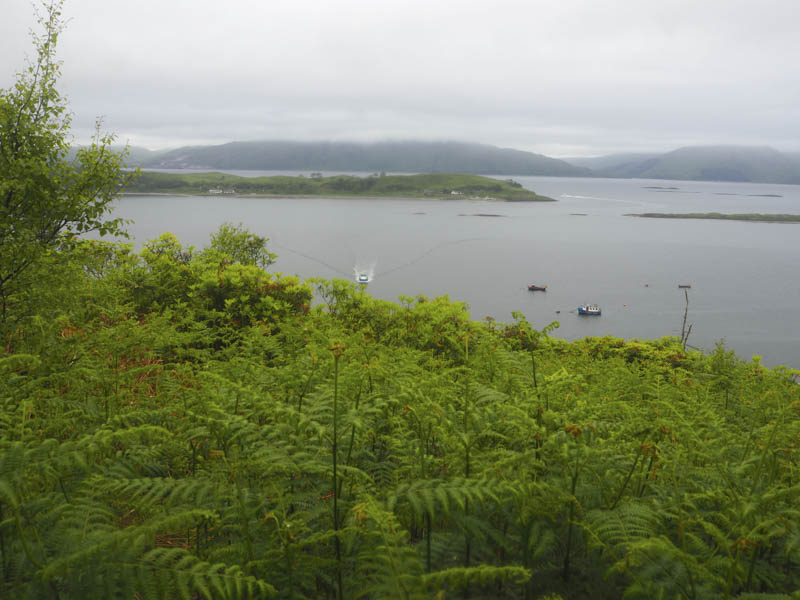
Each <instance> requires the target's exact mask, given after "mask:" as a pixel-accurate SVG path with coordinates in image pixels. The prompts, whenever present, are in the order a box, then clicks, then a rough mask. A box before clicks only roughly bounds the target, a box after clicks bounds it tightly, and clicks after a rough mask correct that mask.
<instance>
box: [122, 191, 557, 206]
mask: <svg viewBox="0 0 800 600" xmlns="http://www.w3.org/2000/svg"><path fill="white" fill-rule="evenodd" d="M124 196H178V197H180V198H269V199H292V198H297V199H301V200H302V199H313V198H324V199H328V200H339V199H341V200H358V199H362V200H442V201H445V202H455V201H458V200H480V201H482V202H498V203H499V202H503V203H506V202H508V203H513V202H558V200H556V199H555V198H549V197H547V196H540V197H539V198H541V199H539V198H535V199H534V198H530V199H514V200H508V199H506V198H490V197H479V196H457V197H451V196H374V195H373V196H358V195H352V194H351V195H339V194H189V193H186V192H122V193H121V194H120V197H124Z"/></svg>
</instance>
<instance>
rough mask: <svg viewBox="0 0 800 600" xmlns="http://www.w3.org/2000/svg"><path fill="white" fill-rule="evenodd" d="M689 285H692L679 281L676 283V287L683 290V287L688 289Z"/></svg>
mask: <svg viewBox="0 0 800 600" xmlns="http://www.w3.org/2000/svg"><path fill="white" fill-rule="evenodd" d="M691 287H692V284H691V283H679V284H678V289H681V290H683V289H687V290H688V289H690V288H691Z"/></svg>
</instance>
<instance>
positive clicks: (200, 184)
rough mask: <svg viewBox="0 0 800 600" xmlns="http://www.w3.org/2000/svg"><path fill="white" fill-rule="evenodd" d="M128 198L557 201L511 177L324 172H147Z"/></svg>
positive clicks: (128, 192)
mask: <svg viewBox="0 0 800 600" xmlns="http://www.w3.org/2000/svg"><path fill="white" fill-rule="evenodd" d="M125 193H126V194H128V195H141V194H189V195H193V196H197V195H202V196H213V195H234V196H264V197H287V196H298V197H313V196H323V197H328V198H330V197H395V198H397V197H403V198H449V199H476V198H478V199H486V200H500V201H506V202H555V200H554V199H553V198H548V197H547V196H541V195H539V194H537V193H535V192H533V191H531V190H528V189H525V188H524V187H522V185H521V184H520V183H518V182H516V181H514V180H513V179H505V180H501V179H493V178H491V177H483V176H480V175H464V174H450V173H433V174H422V175H386V174H384V173H375V174H373V175H369V176H367V177H355V176H353V175H335V176H331V177H323V176H322V174H320V173H311V174H310V175H309V176H308V177H305V176H295V177H291V176H285V175H273V176H268V177H240V176H237V175H230V174H227V173H217V172H212V173H185V174H184V173H162V172H157V171H143V172H141V173H140V175H139V176H138V177H137V178H136V179H135V181H134V182H133V183H131V184H130V185H129V186H128V187H127V189H126V191H125Z"/></svg>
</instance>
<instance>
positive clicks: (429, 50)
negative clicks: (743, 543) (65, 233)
mask: <svg viewBox="0 0 800 600" xmlns="http://www.w3.org/2000/svg"><path fill="white" fill-rule="evenodd" d="M0 5H2V8H1V10H0V14H2V17H0V88H8V87H10V86H11V85H13V83H14V81H15V76H16V75H15V74H16V73H17V72H19V71H20V70H22V69H23V68H24V66H25V60H26V57H28V58H32V57H34V53H33V45H32V42H31V39H30V31H31V30H34V31H35V30H37V27H38V26H37V25H36V20H35V17H34V5H33V4H31V2H29V1H28V0H0ZM63 12H64V16H65V17H66V18H67V19H68V24H67V26H66V29H65V31H64V33H63V34H62V36H61V37H60V39H59V45H58V52H57V54H58V57H59V59H60V60H61V61H62V62H63V66H62V78H61V82H60V85H59V89H60V90H61V91H62V93H64V94H65V95H66V97H67V98H68V101H69V106H70V109H71V111H72V112H73V121H72V125H73V133H74V136H75V139H76V141H77V142H83V141H85V140H86V139H88V137H89V136H90V134H91V132H92V131H93V130H94V124H95V121H96V119H97V118H98V117H102V119H103V128H104V129H105V130H108V131H111V132H114V133H116V134H117V137H118V140H119V141H121V142H127V143H130V144H131V145H133V146H144V147H147V148H150V149H162V148H172V147H177V146H182V145H190V144H221V143H225V142H229V141H234V140H236V141H239V140H302V141H315V140H352V141H382V140H453V141H464V142H479V143H485V144H492V145H496V146H501V147H506V148H516V149H519V150H526V151H530V152H537V153H540V154H546V155H548V156H555V157H567V156H597V155H603V154H611V153H618V152H662V151H669V150H673V149H675V148H678V147H681V146H688V145H712V144H713V145H716V144H735V145H758V146H772V147H774V148H776V149H778V150H782V151H791V152H800V67H798V64H797V59H798V57H800V35H798V23H800V0H605V1H602V0H482V1H473V0H454V1H451V0H330V1H327V0H226V1H225V2H220V1H213V2H212V1H210V0H136V1H135V2H134V1H131V0H124V1H123V0H66V1H65V3H64V9H63Z"/></svg>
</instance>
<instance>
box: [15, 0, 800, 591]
mask: <svg viewBox="0 0 800 600" xmlns="http://www.w3.org/2000/svg"><path fill="white" fill-rule="evenodd" d="M44 8H45V11H44V12H43V14H42V19H41V24H42V26H43V29H44V34H43V35H42V36H41V37H35V38H34V39H35V42H36V48H37V51H38V59H37V62H36V63H35V64H32V65H31V66H30V68H29V69H28V70H27V71H25V72H24V73H23V74H21V75H20V77H19V79H18V82H17V84H16V85H15V87H14V88H12V89H10V90H3V91H2V92H0V142H2V144H0V198H2V202H0V301H1V304H2V311H0V597H2V598H13V599H15V600H16V599H36V600H39V599H53V600H56V599H57V600H68V599H81V600H82V599H87V598H98V599H100V598H128V599H131V600H140V599H142V600H144V599H146V600H151V599H160V598H163V599H170V600H171V599H174V598H184V599H190V600H200V599H203V600H211V599H217V598H231V599H233V598H240V599H251V598H261V597H275V598H286V599H294V600H299V599H302V598H309V599H311V598H314V599H316V598H329V599H335V600H343V599H345V598H369V599H373V598H374V599H387V598H389V599H391V598H398V599H411V598H444V597H453V596H455V595H459V596H461V597H464V598H509V599H534V598H550V599H553V598H558V597H561V598H568V599H572V598H575V599H579V598H587V599H588V598H593V599H594V598H609V599H611V598H620V597H625V598H641V599H650V598H685V599H691V600H694V599H702V598H739V599H740V600H744V599H745V598H772V599H775V598H795V599H797V598H800V591H799V590H800V525H798V523H800V483H799V482H798V464H797V461H798V452H800V448H798V445H800V386H798V385H797V377H798V372H797V371H791V370H788V369H785V368H775V369H766V368H764V367H763V366H762V365H761V364H760V362H759V360H758V359H757V358H754V359H753V361H752V362H743V361H740V360H739V359H737V358H736V356H734V355H733V353H731V352H728V351H726V350H725V348H724V347H722V346H719V347H718V348H717V349H716V351H715V352H713V353H712V354H710V355H703V354H700V353H698V352H687V351H686V350H685V348H684V346H683V345H682V344H681V343H680V342H678V341H677V340H675V339H673V338H665V339H663V340H659V341H652V342H639V341H624V340H619V339H613V338H601V339H585V340H580V341H577V342H572V343H567V342H564V341H561V340H557V339H553V338H551V337H550V333H552V331H553V329H554V328H555V324H552V325H548V326H546V327H544V328H542V329H536V328H533V327H532V326H531V325H530V324H528V323H527V322H526V321H525V319H524V318H523V317H522V316H521V315H516V316H515V320H514V322H513V323H512V324H510V325H502V324H498V323H495V322H492V321H488V322H486V323H476V322H473V321H471V320H470V319H469V315H468V313H467V311H466V307H465V306H464V305H462V304H459V303H453V302H450V301H449V300H447V299H446V298H438V299H427V298H423V297H416V298H412V297H407V298H401V302H400V303H399V304H394V303H390V302H386V301H382V300H376V299H374V298H371V297H369V296H368V295H367V294H366V292H365V290H364V289H363V288H362V289H356V288H355V286H354V285H353V284H351V283H348V282H344V281H305V282H303V281H299V280H298V279H297V278H294V277H285V276H282V275H279V274H273V273H269V272H267V271H266V270H265V269H267V268H268V267H269V266H270V265H271V263H272V261H273V260H274V256H273V255H272V254H270V253H269V252H268V250H267V246H266V243H267V240H266V239H265V238H263V237H259V236H257V235H253V234H251V233H249V232H247V231H245V230H243V229H242V228H241V227H238V226H234V225H229V224H228V225H224V226H223V227H221V228H220V230H219V231H218V233H217V234H216V235H214V236H213V237H212V239H211V240H210V244H209V246H208V247H207V248H205V249H203V250H200V251H197V250H195V249H193V248H187V247H183V246H182V245H181V244H180V242H179V241H178V240H177V239H176V238H175V237H174V236H172V235H170V234H164V235H162V236H161V237H159V238H157V239H155V240H151V241H150V242H148V243H147V244H145V245H144V247H143V248H142V249H141V251H140V252H134V251H133V250H132V248H131V247H129V246H124V245H115V244H108V243H104V242H99V241H90V240H86V239H82V238H81V237H79V236H76V234H80V233H85V232H87V231H97V232H99V233H101V234H102V233H115V234H119V233H121V232H122V228H123V226H124V223H122V222H120V221H119V220H118V219H108V218H107V217H108V216H109V215H108V212H109V210H110V205H109V203H110V202H111V200H112V199H113V198H114V197H115V195H116V194H117V193H118V192H119V189H120V186H122V185H123V184H124V183H125V180H126V179H127V175H126V172H125V171H124V170H123V169H122V158H123V157H122V156H120V155H119V154H116V153H114V152H113V151H111V150H110V148H109V144H110V142H111V138H110V137H108V136H101V135H99V134H98V136H97V137H96V138H95V142H94V144H93V145H92V147H91V148H88V149H86V150H85V151H83V152H82V154H81V156H80V158H79V165H78V166H76V165H74V164H73V163H71V161H69V160H68V159H67V151H68V146H69V145H68V143H67V141H68V135H67V133H68V121H69V118H68V114H69V113H68V111H67V109H66V106H65V105H64V103H63V100H62V99H61V97H60V95H59V94H58V93H57V92H56V90H55V88H54V87H53V84H54V81H55V79H56V76H57V73H58V64H57V63H56V62H54V59H53V56H54V54H53V52H54V45H55V40H56V39H57V37H58V34H59V33H60V31H61V21H60V8H61V5H60V3H58V2H54V3H50V4H46V5H45V6H44ZM375 179H377V180H382V179H386V180H388V179H389V178H388V177H387V178H380V177H377V178H375ZM425 185H428V184H425ZM448 185H449V184H448ZM539 326H541V324H540V325H539Z"/></svg>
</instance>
